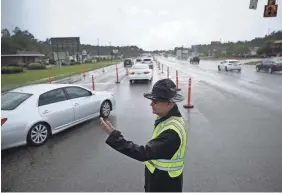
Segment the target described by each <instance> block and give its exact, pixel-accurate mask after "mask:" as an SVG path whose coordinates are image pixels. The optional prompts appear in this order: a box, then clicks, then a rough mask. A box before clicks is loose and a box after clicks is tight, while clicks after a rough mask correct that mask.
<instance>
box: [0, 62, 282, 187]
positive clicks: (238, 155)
mask: <svg viewBox="0 0 282 193" xmlns="http://www.w3.org/2000/svg"><path fill="white" fill-rule="evenodd" d="M159 60H160V61H161V63H163V64H165V65H164V68H165V69H164V73H163V74H162V73H161V71H159V70H157V68H155V74H154V80H153V83H154V82H155V81H156V80H158V79H160V78H163V77H167V74H166V72H167V66H170V68H169V69H170V70H169V74H170V75H169V76H170V78H171V79H173V80H175V69H178V71H179V81H180V88H181V89H182V90H181V91H180V93H181V94H183V95H184V96H185V98H187V86H188V85H187V82H188V78H189V77H192V104H193V105H195V108H194V109H191V110H186V109H184V108H183V105H184V104H186V103H187V102H186V101H183V102H181V103H180V104H179V109H180V111H181V113H182V115H183V117H184V119H185V121H186V124H187V128H188V132H189V138H188V153H187V157H186V165H185V171H184V191H282V183H281V182H282V177H281V176H282V148H281V147H282V140H281V136H282V126H281V123H282V121H281V118H282V100H281V96H282V74H281V73H274V74H268V73H264V72H259V73H258V72H255V69H254V67H253V66H244V67H243V70H242V72H241V73H237V72H224V71H221V72H218V71H217V62H214V61H201V63H200V65H191V64H189V63H188V62H184V61H176V60H174V59H171V58H169V59H165V58H159ZM105 73H106V74H107V75H108V76H107V77H106V76H105ZM105 73H102V72H101V71H95V72H90V73H88V76H86V78H85V79H82V80H81V81H79V82H77V84H82V85H84V86H88V87H91V81H90V80H91V74H94V75H95V83H96V84H95V87H96V89H97V90H109V91H111V92H114V93H115V95H116V100H117V109H116V110H115V111H113V112H112V114H111V116H110V118H109V120H110V121H111V122H112V123H113V125H114V126H115V127H116V128H117V129H119V130H120V131H122V133H123V134H124V136H126V138H127V139H129V140H132V141H134V142H136V143H139V144H145V143H146V142H147V141H148V139H149V138H150V135H151V132H152V125H153V121H154V118H155V116H154V115H152V114H151V108H150V103H149V102H150V101H148V100H146V99H145V98H144V97H143V93H144V92H148V91H150V89H151V87H152V84H146V83H145V84H141V83H140V84H133V85H129V83H128V80H127V77H126V76H125V69H124V68H122V67H121V65H120V66H119V76H120V81H121V83H120V84H115V71H114V68H109V69H108V70H106V72H105ZM106 138H107V134H106V133H105V132H103V131H102V130H101V128H100V124H99V120H98V119H93V120H91V121H88V122H86V123H84V124H81V125H79V126H75V127H73V128H71V129H69V130H67V131H65V132H62V133H60V134H58V135H55V136H54V137H53V138H51V139H50V140H49V141H48V142H47V143H46V144H45V145H44V146H42V147H38V148H33V147H20V148H14V149H11V150H7V151H2V163H1V167H2V179H1V182H2V191H132V192H134V191H143V185H144V179H143V178H144V177H143V174H144V165H143V163H140V162H137V161H135V160H132V159H130V158H127V157H125V156H123V155H121V154H119V153H117V152H115V151H114V150H112V149H111V148H110V147H108V146H107V145H106V144H105V140H106Z"/></svg>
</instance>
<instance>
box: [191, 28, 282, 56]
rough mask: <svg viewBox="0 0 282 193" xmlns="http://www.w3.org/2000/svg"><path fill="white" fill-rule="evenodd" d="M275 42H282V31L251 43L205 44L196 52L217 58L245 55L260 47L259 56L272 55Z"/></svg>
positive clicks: (197, 48)
mask: <svg viewBox="0 0 282 193" xmlns="http://www.w3.org/2000/svg"><path fill="white" fill-rule="evenodd" d="M275 40H282V31H277V32H275V31H274V32H272V33H271V34H269V35H265V36H264V37H257V38H254V39H253V40H251V41H238V42H226V43H219V44H216V45H211V44H204V45H197V46H196V50H197V52H198V53H203V54H204V55H206V56H208V55H209V54H211V53H214V54H215V56H219V57H220V56H223V55H224V56H232V55H245V54H249V53H250V51H251V50H250V48H251V49H252V48H255V47H258V49H257V50H256V52H257V54H258V55H264V54H265V55H271V53H272V47H273V44H274V41H275Z"/></svg>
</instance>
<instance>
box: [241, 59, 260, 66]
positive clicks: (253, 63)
mask: <svg viewBox="0 0 282 193" xmlns="http://www.w3.org/2000/svg"><path fill="white" fill-rule="evenodd" d="M260 62H261V60H257V61H252V62H246V63H244V64H245V65H256V64H258V63H260Z"/></svg>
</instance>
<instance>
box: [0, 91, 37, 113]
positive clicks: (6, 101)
mask: <svg viewBox="0 0 282 193" xmlns="http://www.w3.org/2000/svg"><path fill="white" fill-rule="evenodd" d="M31 95H32V94H27V93H19V92H7V93H3V94H2V95H1V110H6V111H9V110H14V109H15V108H17V107H18V106H19V105H20V104H22V103H23V102H24V101H25V100H26V99H28V98H29V97H30V96H31Z"/></svg>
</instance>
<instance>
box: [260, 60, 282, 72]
mask: <svg viewBox="0 0 282 193" xmlns="http://www.w3.org/2000/svg"><path fill="white" fill-rule="evenodd" d="M256 70H257V72H259V71H260V70H265V71H268V72H269V73H272V72H274V71H282V58H281V57H279V58H267V59H264V60H262V61H261V62H260V63H259V64H257V65H256Z"/></svg>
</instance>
